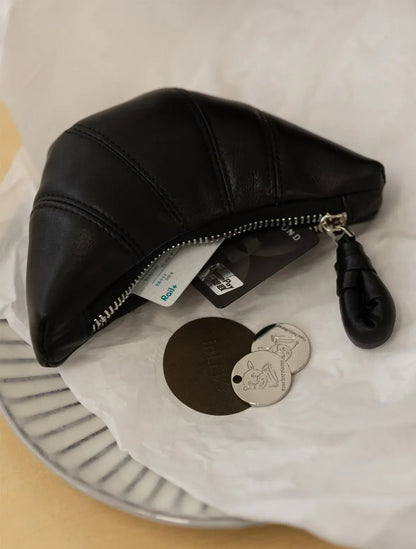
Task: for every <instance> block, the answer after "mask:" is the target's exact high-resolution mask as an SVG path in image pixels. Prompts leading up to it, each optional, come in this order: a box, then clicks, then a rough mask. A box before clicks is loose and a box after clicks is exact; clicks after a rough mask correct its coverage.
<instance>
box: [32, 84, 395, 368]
mask: <svg viewBox="0 0 416 549" xmlns="http://www.w3.org/2000/svg"><path fill="white" fill-rule="evenodd" d="M384 182H385V177H384V169H383V166H382V165H381V164H380V163H379V162H377V161H375V160H371V159H368V158H365V157H363V156H361V155H359V154H356V153H354V152H352V151H350V150H348V149H346V148H344V147H342V146H339V145H336V144H335V143H333V142H331V141H329V140H327V139H323V138H321V137H319V136H317V135H315V134H313V133H311V132H309V131H306V130H303V129H301V128H299V127H297V126H295V125H293V124H291V123H289V122H286V121H284V120H282V119H280V118H277V117H275V116H272V115H271V114H268V113H265V112H262V111H260V110H258V109H256V108H254V107H251V106H249V105H246V104H243V103H240V102H236V101H231V100H226V99H221V98H217V97H212V96H209V95H205V94H202V93H198V92H193V91H187V90H183V89H177V88H165V89H159V90H155V91H152V92H149V93H146V94H144V95H141V96H139V97H137V98H135V99H133V100H131V101H128V102H126V103H123V104H121V105H118V106H115V107H113V108H110V109H108V110H105V111H103V112H100V113H98V114H94V115H92V116H89V117H88V118H85V119H83V120H81V121H80V122H78V123H76V124H75V125H73V126H72V127H71V128H69V129H68V130H67V131H65V132H64V133H63V134H62V135H61V136H60V137H58V139H57V140H56V141H55V142H54V143H53V144H52V146H51V147H50V150H49V153H48V157H47V161H46V165H45V168H44V171H43V175H42V181H41V184H40V188H39V191H38V193H37V195H36V197H35V201H34V206H33V212H32V216H31V220H30V227H29V255H28V265H27V305H28V311H29V320H30V329H31V337H32V342H33V346H34V349H35V352H36V356H37V358H38V360H39V362H40V363H41V364H43V365H45V366H56V365H58V364H60V363H62V362H63V361H64V360H65V359H66V358H67V357H68V356H69V355H70V354H71V353H72V352H73V351H74V350H75V349H76V348H78V347H79V346H80V345H81V344H82V343H84V342H85V341H86V340H87V339H88V338H90V337H91V336H92V335H93V333H94V331H93V324H94V319H95V318H97V317H98V318H99V315H101V316H102V314H103V311H105V310H108V306H109V305H110V304H111V303H113V302H114V301H115V300H117V298H118V296H120V295H123V294H124V292H125V291H126V288H129V285H130V284H131V283H132V281H133V280H134V279H135V278H137V276H138V274H140V272H141V271H142V270H143V269H144V268H145V267H146V266H147V265H148V263H149V262H150V261H151V260H152V259H153V258H155V257H156V256H157V255H158V254H159V253H161V252H162V251H164V250H166V248H168V247H170V246H173V245H176V244H178V243H181V242H184V241H188V240H189V239H199V238H200V237H206V236H208V237H210V236H211V235H214V236H215V235H217V234H221V235H222V234H223V233H224V232H227V231H229V230H232V229H234V228H236V227H241V226H243V225H245V224H249V223H253V222H256V221H259V220H266V219H272V218H286V219H287V218H288V217H292V216H307V215H312V214H317V213H322V214H324V213H326V212H327V211H329V212H331V213H339V212H341V211H346V212H347V214H348V220H349V223H354V222H357V221H364V220H367V219H370V218H371V217H373V216H374V215H375V214H376V213H377V211H378V209H379V207H380V204H381V195H382V189H383V186H384ZM260 226H261V224H260ZM140 303H142V300H140V298H138V297H137V296H134V295H129V297H127V298H126V299H123V303H122V305H120V307H119V308H117V311H116V313H115V314H114V315H112V316H111V318H110V319H109V320H108V323H109V322H111V321H112V320H114V319H115V318H117V317H118V316H120V315H121V314H124V313H125V312H128V311H129V310H132V309H133V308H135V307H136V306H137V305H139V304H140Z"/></svg>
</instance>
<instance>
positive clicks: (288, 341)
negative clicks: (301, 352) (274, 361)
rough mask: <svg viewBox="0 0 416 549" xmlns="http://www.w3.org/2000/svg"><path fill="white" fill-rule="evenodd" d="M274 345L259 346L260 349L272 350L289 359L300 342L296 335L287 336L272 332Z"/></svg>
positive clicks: (284, 358) (285, 359) (271, 337)
mask: <svg viewBox="0 0 416 549" xmlns="http://www.w3.org/2000/svg"><path fill="white" fill-rule="evenodd" d="M270 339H271V340H272V343H273V345H271V346H270V347H259V351H270V352H272V353H275V354H276V355H278V356H280V357H281V358H283V360H284V361H286V362H287V361H288V360H289V358H290V357H291V356H292V353H293V349H294V348H295V347H296V345H297V344H298V343H299V342H298V341H296V339H295V338H294V337H285V336H278V335H274V334H272V335H271V336H270Z"/></svg>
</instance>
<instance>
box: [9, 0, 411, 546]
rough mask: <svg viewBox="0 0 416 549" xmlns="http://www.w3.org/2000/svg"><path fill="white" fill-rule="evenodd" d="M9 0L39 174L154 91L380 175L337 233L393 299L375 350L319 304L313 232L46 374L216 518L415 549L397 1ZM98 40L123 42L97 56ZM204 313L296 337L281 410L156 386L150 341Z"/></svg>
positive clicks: (326, 286)
mask: <svg viewBox="0 0 416 549" xmlns="http://www.w3.org/2000/svg"><path fill="white" fill-rule="evenodd" d="M24 4H26V11H24V10H23V11H22V8H20V11H19V9H16V10H15V13H14V18H12V19H11V22H10V26H9V33H8V36H7V39H6V40H5V48H6V49H5V64H4V74H5V76H6V78H5V81H6V85H5V87H4V88H3V94H4V95H5V97H6V101H7V103H8V105H9V107H10V108H11V109H12V112H13V114H14V115H15V118H16V119H17V120H18V122H19V127H20V130H21V133H22V136H23V140H24V143H25V145H26V146H27V148H28V150H29V152H31V154H32V156H33V159H34V162H35V163H36V165H38V166H40V165H41V164H42V163H43V157H44V153H45V150H46V146H47V144H48V142H49V141H51V140H52V138H53V137H55V135H56V134H57V133H58V131H61V130H62V129H64V128H65V126H66V125H68V124H70V123H72V122H73V121H75V120H76V119H77V118H80V117H81V116H83V115H86V114H87V113H89V112H93V111H96V110H98V109H100V108H102V107H104V106H108V105H111V104H114V103H117V102H120V101H122V100H124V99H127V98H128V97H132V96H134V95H137V94H139V93H141V92H144V91H147V90H148V89H152V88H155V87H159V86H161V85H181V86H184V87H188V88H192V89H199V90H201V91H205V92H208V93H213V94H218V95H222V96H227V97H230V98H235V99H240V100H243V101H247V102H249V103H252V104H256V105H257V106H260V107H262V108H265V109H266V110H269V111H271V112H272V113H273V114H277V115H279V116H281V117H283V118H286V119H289V120H292V121H293V122H296V123H298V124H300V125H302V126H304V127H307V128H308V129H311V130H313V131H315V132H316V133H320V134H322V135H324V136H327V137H329V138H331V139H333V140H334V141H337V142H340V143H342V144H344V145H346V146H348V147H349V148H352V149H354V150H357V151H359V152H361V153H363V154H365V155H367V156H370V157H373V158H376V159H378V160H380V161H381V162H383V163H384V164H385V166H386V168H387V185H386V188H385V193H384V203H383V206H382V209H381V211H380V213H379V214H378V215H377V217H376V218H375V219H374V220H372V221H371V222H369V223H365V224H360V225H356V226H354V227H353V228H354V230H355V231H356V232H357V235H358V240H359V241H361V242H362V244H363V245H364V247H365V249H366V251H367V253H368V255H369V256H370V257H371V259H372V261H373V264H374V265H375V267H376V269H377V270H378V272H379V273H380V275H381V277H382V279H383V280H384V282H385V283H386V285H387V286H388V287H389V288H390V289H391V292H392V294H393V296H394V298H395V301H396V305H397V311H398V318H397V323H396V329H395V332H394V333H393V336H392V337H391V339H390V340H389V341H388V342H387V343H386V344H384V345H383V346H381V347H379V348H377V349H373V350H363V349H359V348H357V347H354V345H353V344H352V343H351V342H350V341H349V340H348V339H347V336H346V334H345V332H344V330H343V327H342V323H341V320H340V315H339V308H338V298H337V296H336V294H335V272H334V269H333V264H334V261H335V248H334V245H333V243H332V242H331V241H330V240H329V239H325V237H323V238H322V242H321V243H320V244H319V245H318V246H316V247H315V248H314V249H313V250H311V251H310V252H308V254H306V255H305V256H303V257H302V258H300V259H299V260H297V261H296V262H294V263H292V264H291V265H290V266H288V267H287V268H286V269H284V270H283V271H281V272H279V273H277V274H276V275H274V276H273V277H271V278H270V279H268V280H267V281H266V282H264V283H263V284H261V285H260V286H258V287H257V288H256V289H254V290H252V291H251V292H250V293H248V294H247V295H246V296H245V297H243V298H242V299H240V300H238V301H236V302H235V303H234V304H232V305H231V306H229V307H227V308H226V309H222V310H217V309H215V308H214V307H213V306H212V305H211V304H210V303H209V302H208V301H206V300H205V299H204V298H203V297H202V296H201V295H200V294H199V293H198V292H197V291H196V290H195V289H194V288H189V289H188V290H187V291H186V292H185V294H184V295H183V296H181V298H180V299H179V300H178V302H177V303H176V304H175V305H174V306H173V307H172V308H165V307H158V306H157V305H156V304H152V303H149V304H146V305H144V306H143V307H141V308H139V309H138V310H136V311H135V312H132V313H130V314H128V315H126V316H125V317H123V318H122V319H120V320H118V321H116V322H114V324H112V325H110V326H108V327H107V328H105V329H104V330H103V331H101V332H99V333H98V334H97V335H95V336H94V337H93V338H92V339H91V340H90V341H89V342H88V343H86V344H85V345H83V346H82V347H81V348H80V349H79V350H78V351H77V352H76V353H74V355H72V356H71V357H70V358H69V359H68V361H67V362H66V363H65V364H64V365H63V366H61V367H60V368H59V371H60V373H61V374H62V376H63V378H64V380H65V382H66V383H67V384H68V385H69V386H70V388H71V389H72V390H73V392H74V393H75V395H76V396H77V397H78V398H79V400H80V401H81V402H82V403H83V404H84V405H85V406H86V407H87V408H89V409H90V410H91V411H92V412H94V413H95V414H97V415H98V416H100V417H101V418H102V419H103V420H104V421H105V423H106V424H107V425H108V427H109V428H110V429H111V431H112V433H113V434H114V436H115V437H116V439H117V441H118V444H119V445H120V447H121V448H123V449H125V450H127V451H128V452H129V453H130V454H131V455H132V456H133V457H134V458H136V459H137V460H139V461H140V462H142V463H144V464H145V465H147V466H149V467H150V468H151V469H153V470H154V471H156V472H157V473H159V474H161V475H162V476H164V477H166V478H168V479H169V480H171V481H172V482H174V483H176V484H177V485H179V486H181V487H183V488H184V489H185V490H186V491H188V492H189V493H191V494H193V495H194V496H196V497H198V498H200V499H201V500H203V501H205V502H207V503H209V504H211V505H213V506H215V507H217V508H219V509H222V510H223V511H224V512H226V513H229V514H231V515H234V516H240V517H245V518H247V519H251V520H256V521H266V522H282V523H288V524H291V525H294V526H299V527H302V528H306V529H308V530H309V531H311V532H314V533H316V534H318V535H320V536H323V537H325V538H327V539H329V540H332V541H334V542H337V543H342V544H346V545H350V546H354V547H360V548H366V549H367V548H368V549H392V548H393V547H394V549H413V547H414V522H415V517H416V459H415V455H416V329H415V328H416V322H415V304H416V299H415V298H416V286H415V284H414V273H415V272H416V255H415V243H416V217H415V215H414V212H415V207H416V195H415V191H414V178H415V174H416V160H415V158H416V155H415V152H414V149H415V146H416V132H415V128H416V124H415V119H416V117H415V115H416V109H415V103H414V97H415V91H416V72H415V70H414V52H415V51H416V38H415V34H414V24H415V19H416V16H415V13H414V10H413V4H412V2H398V3H394V5H393V4H392V3H388V2H361V3H339V2H311V3H306V2H291V3H290V6H289V4H285V3H282V2H267V1H263V2H258V3H256V4H253V3H251V2H239V3H222V2H216V1H214V2H209V3H204V2H191V1H189V2H184V1H182V2H178V3H174V4H170V3H162V4H158V3H156V4H158V6H156V5H154V4H152V5H151V4H150V3H138V4H135V5H134V4H132V3H128V5H129V9H130V10H131V11H130V14H129V15H130V16H129V17H127V16H126V14H124V15H123V14H122V13H121V11H122V10H120V12H118V11H117V13H114V12H112V11H111V9H109V10H104V11H108V13H103V11H100V10H98V5H99V3H98V2H94V1H91V2H88V3H81V2H73V3H71V12H68V13H66V11H65V10H66V8H65V7H64V4H60V5H59V7H57V5H54V6H51V5H50V6H49V8H48V9H49V11H48V12H47V14H45V13H44V12H43V13H42V17H39V16H38V10H39V8H35V7H34V6H35V5H36V6H39V5H46V1H43V0H42V1H39V2H37V3H36V2H33V1H32V2H26V3H24ZM86 5H88V7H86ZM92 6H94V7H95V8H96V9H93V7H92ZM118 6H119V4H118ZM74 12H75V13H76V17H73V13H74ZM132 14H134V17H133V15H132ZM144 15H146V17H144ZM64 17H66V20H65V21H66V26H65V27H64V28H63V30H62V29H61V27H60V26H59V24H58V23H59V21H60V19H61V18H64ZM45 19H46V21H47V23H45ZM133 20H134V22H135V24H133V23H131V21H133ZM29 21H30V24H29ZM37 23H38V26H36V25H37ZM122 23H123V24H124V25H122ZM19 26H20V27H19ZM39 27H40V28H39ZM16 28H20V32H23V31H24V32H28V33H29V38H30V37H32V38H33V37H34V33H35V32H36V36H35V38H36V40H35V41H34V44H35V45H34V46H33V47H32V49H31V59H30V65H29V61H27V60H26V59H23V57H21V56H19V55H18V53H19V52H18V51H17V50H13V45H14V44H15V41H14V40H13V37H15V36H16V33H17V30H16ZM22 29H23V30H22ZM33 29H37V30H36V31H34V30H33ZM57 29H58V30H59V32H58V30H57ZM68 29H70V30H68ZM114 29H116V30H117V29H118V30H119V31H120V32H119V33H118V34H117V35H116V37H117V39H114V40H113V41H112V42H111V47H110V45H109V44H108V43H107V37H108V33H109V32H110V31H111V32H113V33H114V32H116V30H114ZM121 29H123V31H121ZM165 30H166V33H165V32H164V31H165ZM185 30H186V32H185ZM141 31H143V33H142V32H141ZM61 35H63V36H62V38H61ZM67 35H70V36H71V41H70V42H69V43H68V40H67V37H68V36H67ZM114 36H115V35H114V34H113V37H114ZM143 36H145V38H143ZM155 36H156V37H157V38H154V37H155ZM173 37H180V40H177V41H175V40H173ZM197 38H198V40H196V39H197ZM51 40H52V42H53V43H54V48H52V50H51V48H49V47H47V45H46V44H47V43H50V41H51ZM142 40H143V42H141V41H142ZM145 46H146V47H145ZM8 47H9V50H8V49H7V48H8ZM16 51H17V53H16ZM75 62H76V63H75ZM75 65H76V69H75V68H74V67H75ZM132 65H134V67H135V69H134V70H133V69H132ZM51 67H53V68H51ZM116 67H117V70H118V74H117V78H116V79H113V74H112V73H113V72H114V70H115V69H116ZM25 68H26V69H27V70H28V71H29V76H28V79H26V80H24V81H23V83H24V89H21V82H22V78H21V76H22V74H24V69H25ZM92 68H94V70H95V72H94V74H93V75H91V74H90V73H91V69H92ZM28 82H30V83H31V89H33V90H34V92H33V93H34V96H33V95H30V94H29V93H28V92H29V89H30V86H29V84H28ZM41 82H42V95H41V94H40V92H39V89H38V88H39V83H41ZM104 82H105V83H106V87H105V86H104V85H103V83H104ZM68 88H69V90H68ZM56 90H58V91H59V93H56ZM91 92H94V93H93V94H91ZM41 98H42V99H41ZM22 105H23V107H22ZM28 105H30V106H32V107H33V108H36V109H37V113H36V114H37V116H36V117H35V116H34V115H33V112H32V111H31V109H29V108H28ZM28 120H29V121H30V124H29V122H28ZM52 130H53V131H52ZM52 133H53V135H52ZM21 160H22V158H21V157H17V158H16V159H15V164H14V167H13V168H12V171H11V174H12V175H10V173H9V176H10V177H11V178H12V180H11V181H10V182H9V184H7V181H6V182H3V184H2V185H0V228H3V230H2V232H0V239H1V240H0V253H1V262H0V279H1V281H2V286H1V289H0V315H1V316H5V317H6V318H7V319H8V320H9V322H10V323H11V324H12V326H14V328H15V329H16V331H18V333H19V334H20V335H21V336H22V337H23V338H25V339H27V338H28V332H27V319H26V311H25V305H24V266H25V265H24V263H25V261H24V258H25V253H26V246H27V218H28V213H29V207H28V204H29V203H30V201H31V199H32V195H33V192H32V186H31V184H29V183H27V181H26V180H28V179H30V177H29V176H28V175H26V176H23V175H22V176H21V177H20V176H18V174H19V173H21V170H22V166H21ZM19 163H20V167H18V166H17V164H19ZM13 170H14V172H13ZM13 173H14V174H15V175H14V176H13ZM16 174H17V175H16ZM9 176H8V177H9ZM25 178H26V179H25ZM8 185H9V187H8ZM12 187H13V188H15V190H14V191H13V192H14V195H15V196H16V200H19V201H20V202H19V204H21V207H20V208H16V209H15V214H14V215H12V216H9V213H8V210H6V208H5V206H4V201H3V196H4V192H6V193H7V192H11V188H12ZM8 188H9V191H8ZM10 196H11V195H10ZM205 316H222V317H225V318H230V319H233V320H237V321H239V322H241V323H243V324H245V325H246V326H247V327H248V328H250V329H251V330H253V331H254V332H256V331H257V330H259V329H260V328H262V327H264V326H266V325H268V324H271V323H273V322H277V321H283V322H289V323H291V324H294V325H296V326H298V327H299V328H301V329H302V330H304V331H305V332H306V334H307V335H308V336H309V338H310V341H311V344H312V355H311V360H310V363H309V364H308V366H307V367H306V368H305V369H304V370H303V371H302V372H300V373H299V374H297V375H296V377H295V379H294V383H293V387H292V388H291V391H290V392H289V394H288V396H287V397H286V398H285V399H284V400H282V401H281V402H279V403H278V404H276V405H273V406H270V407H265V408H251V409H248V410H246V411H244V412H242V413H238V414H235V415H231V416H221V417H216V416H208V415H204V414H200V413H197V412H194V411H193V410H191V409H189V408H187V407H186V406H184V405H183V404H181V403H180V402H179V401H177V400H176V398H175V397H174V396H173V395H172V394H171V392H170V390H169V388H168V387H167V385H166V383H165V381H164V378H163V371H162V356H163V351H164V347H165V345H166V343H167V341H168V339H169V337H170V336H171V335H172V334H173V332H174V331H175V330H176V329H177V328H179V327H180V326H182V325H183V324H184V323H185V322H188V321H190V320H192V319H195V318H199V317H205ZM91 380H94V383H91Z"/></svg>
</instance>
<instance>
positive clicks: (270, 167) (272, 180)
mask: <svg viewBox="0 0 416 549" xmlns="http://www.w3.org/2000/svg"><path fill="white" fill-rule="evenodd" d="M254 111H255V113H256V115H257V118H258V121H259V124H260V128H261V130H262V131H261V133H262V136H263V142H264V150H265V156H266V162H267V180H268V182H269V189H268V191H267V194H268V195H273V196H274V203H275V204H277V190H276V176H275V162H274V159H273V152H272V153H270V145H271V140H270V136H269V129H268V125H267V123H266V122H265V120H264V117H263V112H262V111H260V110H259V109H254ZM272 173H273V176H272Z"/></svg>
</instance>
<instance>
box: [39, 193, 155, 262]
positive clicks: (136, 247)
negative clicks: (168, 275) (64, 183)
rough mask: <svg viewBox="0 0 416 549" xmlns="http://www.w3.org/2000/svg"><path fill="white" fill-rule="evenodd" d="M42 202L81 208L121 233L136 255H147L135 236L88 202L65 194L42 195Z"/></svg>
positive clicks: (40, 199)
mask: <svg viewBox="0 0 416 549" xmlns="http://www.w3.org/2000/svg"><path fill="white" fill-rule="evenodd" d="M42 200H52V201H54V200H56V201H58V202H62V203H64V204H68V205H69V206H74V207H79V206H81V207H82V208H83V209H84V210H85V212H86V213H87V214H90V215H92V216H94V217H96V218H97V219H98V221H101V222H102V223H104V224H106V225H107V226H108V227H109V228H110V230H113V231H114V232H115V233H120V236H121V237H123V238H124V239H125V241H126V243H127V244H128V245H129V246H130V247H131V248H132V249H133V250H134V251H135V253H137V254H139V255H140V254H141V255H142V256H144V255H145V253H144V251H143V249H142V248H141V246H140V244H139V243H138V242H137V241H136V239H135V238H133V236H131V234H129V233H128V232H127V231H125V230H124V229H123V228H122V227H120V225H119V224H118V223H117V222H116V221H115V220H114V219H112V218H111V217H109V216H108V215H106V214H105V213H103V212H101V211H100V210H98V209H97V208H94V207H93V206H90V205H89V204H87V203H86V202H83V201H82V200H77V199H76V198H73V197H72V196H67V195H65V194H59V195H54V194H45V195H42V196H41V197H40V198H39V199H38V200H37V202H36V204H38V203H39V202H41V201H42ZM35 207H36V205H35Z"/></svg>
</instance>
